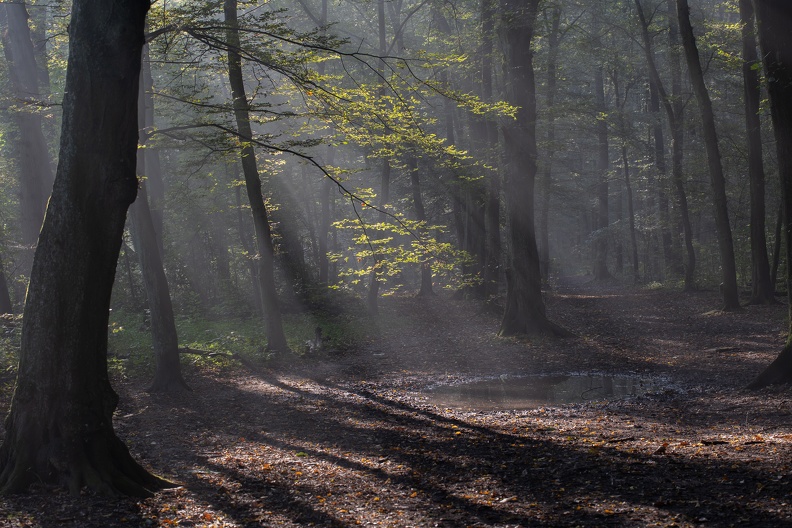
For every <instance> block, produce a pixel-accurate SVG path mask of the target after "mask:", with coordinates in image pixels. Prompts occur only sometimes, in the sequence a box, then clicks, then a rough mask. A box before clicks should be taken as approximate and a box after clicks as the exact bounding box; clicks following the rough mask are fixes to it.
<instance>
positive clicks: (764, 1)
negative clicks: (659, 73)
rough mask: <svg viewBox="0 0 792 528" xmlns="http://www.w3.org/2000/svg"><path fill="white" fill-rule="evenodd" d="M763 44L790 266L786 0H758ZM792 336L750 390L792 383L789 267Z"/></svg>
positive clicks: (791, 40) (791, 274) (791, 112)
mask: <svg viewBox="0 0 792 528" xmlns="http://www.w3.org/2000/svg"><path fill="white" fill-rule="evenodd" d="M754 9H755V11H756V22H757V27H758V34H759V43H760V45H761V48H762V57H763V62H764V68H765V78H766V79H767V80H768V82H767V92H768V94H769V96H770V115H771V117H772V120H773V132H774V134H775V139H776V152H777V154H778V176H779V179H780V181H781V200H782V203H783V215H784V242H785V244H786V260H787V263H790V262H792V92H790V91H789V87H790V86H792V32H790V30H789V28H791V27H792V4H790V3H789V2H787V1H786V0H754ZM786 287H787V297H788V300H789V302H788V305H789V328H788V330H789V333H788V337H787V342H786V344H785V346H784V348H783V350H782V351H781V353H780V354H779V355H778V357H777V358H776V359H775V361H773V362H772V363H771V364H770V365H769V366H768V367H767V368H766V369H765V370H764V371H762V373H761V374H759V376H757V377H756V379H754V380H753V381H752V382H751V383H750V384H749V385H748V387H749V388H751V389H758V388H761V387H765V386H767V385H773V384H781V383H790V382H792V266H789V265H787V270H786Z"/></svg>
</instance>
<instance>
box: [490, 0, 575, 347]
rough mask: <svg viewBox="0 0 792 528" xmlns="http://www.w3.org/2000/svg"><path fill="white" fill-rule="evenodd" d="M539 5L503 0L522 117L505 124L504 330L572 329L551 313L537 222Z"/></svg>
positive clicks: (512, 93)
mask: <svg viewBox="0 0 792 528" xmlns="http://www.w3.org/2000/svg"><path fill="white" fill-rule="evenodd" d="M538 5H539V0H501V3H500V7H501V24H502V27H501V31H502V42H503V43H504V53H505V62H506V70H505V71H506V72H507V73H508V77H507V79H506V91H507V99H508V101H509V103H511V104H512V105H514V106H516V107H517V108H518V110H517V115H516V119H514V120H510V121H507V122H506V123H504V124H503V126H502V131H503V137H504V146H505V150H506V157H507V160H508V163H509V167H508V172H507V180H506V192H505V196H506V213H507V217H508V221H509V240H510V243H511V252H510V255H509V257H510V258H509V270H508V272H507V274H506V309H505V311H504V314H503V320H502V322H501V328H500V334H501V335H504V336H510V335H517V334H528V335H554V336H560V335H565V334H566V332H565V331H564V330H563V329H562V328H560V327H559V326H558V325H556V324H555V323H553V322H551V321H550V320H549V319H548V318H547V315H546V313H545V304H544V299H543V298H542V277H541V274H540V272H539V251H538V249H537V246H536V230H535V224H534V184H535V181H536V172H537V167H536V158H537V148H536V91H535V85H534V70H533V52H532V51H531V39H532V38H533V32H534V25H535V22H536V12H537V7H538Z"/></svg>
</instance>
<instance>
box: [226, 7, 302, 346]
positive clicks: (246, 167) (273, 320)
mask: <svg viewBox="0 0 792 528" xmlns="http://www.w3.org/2000/svg"><path fill="white" fill-rule="evenodd" d="M223 10H224V14H225V22H226V24H227V26H228V28H227V35H226V36H227V41H228V79H229V84H230V85H231V96H232V97H233V99H234V116H235V117H236V122H237V131H238V133H239V139H240V142H241V143H242V147H241V152H240V155H241V157H242V172H243V173H244V175H245V188H246V189H247V194H248V200H249V201H250V208H251V210H252V212H253V226H254V230H255V233H256V249H257V250H258V259H259V273H258V278H259V281H260V288H261V297H262V304H263V306H264V311H265V318H266V323H267V348H268V349H269V350H270V351H272V352H274V353H276V354H278V355H282V354H285V353H287V352H288V351H289V345H288V343H287V342H286V334H284V332H283V322H282V320H281V313H280V306H278V295H277V291H276V290H275V256H274V254H273V253H274V251H273V246H272V231H271V229H270V225H269V218H268V217H267V208H266V206H265V204H264V196H263V194H262V193H261V179H260V178H259V173H258V168H257V165H256V151H255V149H254V148H253V143H252V141H253V130H252V128H251V126H250V109H249V104H248V100H247V95H246V94H245V84H244V81H243V77H242V58H241V56H240V54H239V52H240V39H239V24H238V22H237V1H236V0H225V2H224V4H223Z"/></svg>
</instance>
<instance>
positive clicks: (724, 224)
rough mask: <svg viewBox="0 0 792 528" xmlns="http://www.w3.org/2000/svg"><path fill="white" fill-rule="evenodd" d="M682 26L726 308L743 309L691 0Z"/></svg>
mask: <svg viewBox="0 0 792 528" xmlns="http://www.w3.org/2000/svg"><path fill="white" fill-rule="evenodd" d="M677 15H678V16H679V29H680V32H681V35H682V43H683V46H684V50H685V58H686V59H687V64H688V72H689V73H690V81H691V83H692V84H693V91H694V92H695V94H696V99H697V100H698V106H699V109H700V110H701V121H702V125H703V127H704V145H705V147H706V149H707V160H708V162H709V172H710V181H711V183H712V194H713V202H714V206H715V226H716V227H717V230H718V247H719V248H720V257H721V270H722V272H723V283H722V284H721V293H722V294H723V309H724V310H739V308H740V295H739V291H738V290H737V266H736V265H735V261H734V242H733V241H732V233H731V224H730V223H729V209H728V199H727V198H726V177H725V176H724V174H723V164H722V163H721V155H720V148H719V146H718V134H717V131H716V130H715V113H714V112H713V110H712V101H711V100H710V97H709V91H708V90H707V85H706V84H705V83H704V72H703V70H702V69H701V59H700V58H699V54H698V48H697V47H696V40H695V37H694V36H693V26H692V25H691V24H690V8H689V7H688V3H687V0H677Z"/></svg>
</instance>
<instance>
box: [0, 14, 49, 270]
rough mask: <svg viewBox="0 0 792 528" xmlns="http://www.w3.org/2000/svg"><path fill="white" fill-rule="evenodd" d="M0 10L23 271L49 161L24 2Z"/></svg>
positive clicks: (39, 214)
mask: <svg viewBox="0 0 792 528" xmlns="http://www.w3.org/2000/svg"><path fill="white" fill-rule="evenodd" d="M0 10H2V12H1V13H0V17H1V18H2V19H3V21H4V22H5V26H6V27H5V28H0V29H2V42H3V51H4V53H5V57H6V61H7V62H8V76H9V79H10V81H11V88H12V93H13V97H14V106H15V107H16V108H15V110H14V111H13V112H12V115H13V119H14V124H15V126H16V128H17V133H18V135H19V136H18V137H19V141H18V145H17V149H16V150H17V151H16V154H17V158H18V161H19V193H20V195H19V205H20V224H21V227H22V242H23V244H24V245H25V246H27V248H28V249H29V250H30V251H26V253H27V254H28V255H26V256H25V257H24V258H23V259H22V261H23V270H24V273H26V274H27V273H29V272H30V267H31V265H32V248H33V247H34V246H35V245H36V241H37V240H38V236H39V230H40V229H41V223H42V220H43V219H44V210H45V209H46V207H47V199H48V198H49V195H50V192H51V190H52V180H53V177H52V165H51V161H50V156H49V148H48V147H47V142H46V140H45V139H44V133H43V131H42V123H41V116H40V115H39V113H38V111H37V109H36V105H37V103H38V102H39V99H40V91H39V72H38V67H37V65H36V60H35V51H34V47H33V42H32V40H31V37H30V29H29V28H28V13H27V10H26V9H25V4H23V3H21V2H20V3H16V2H14V3H7V4H3V5H2V6H0ZM0 25H2V24H0Z"/></svg>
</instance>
